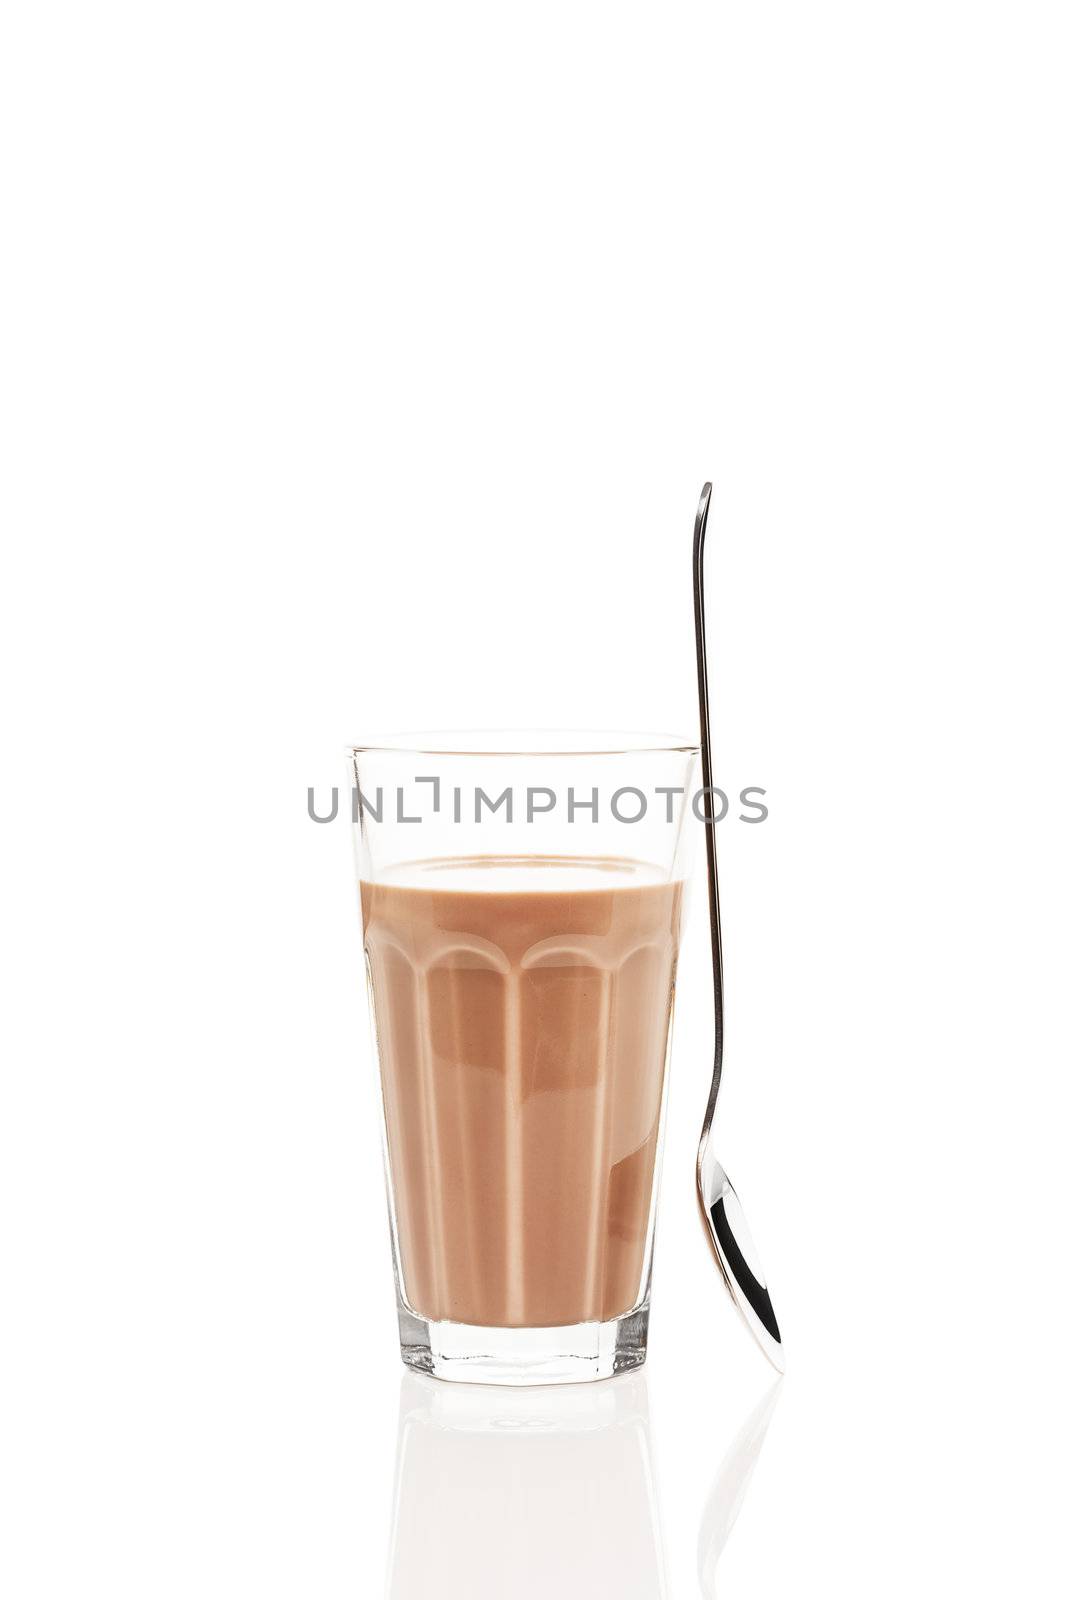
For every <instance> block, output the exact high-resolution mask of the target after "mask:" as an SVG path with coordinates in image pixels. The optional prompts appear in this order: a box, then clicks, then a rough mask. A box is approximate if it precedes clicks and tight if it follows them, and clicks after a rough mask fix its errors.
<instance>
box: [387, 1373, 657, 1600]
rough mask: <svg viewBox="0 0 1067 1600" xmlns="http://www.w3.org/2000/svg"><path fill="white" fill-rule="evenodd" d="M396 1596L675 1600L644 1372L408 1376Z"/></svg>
mask: <svg viewBox="0 0 1067 1600" xmlns="http://www.w3.org/2000/svg"><path fill="white" fill-rule="evenodd" d="M387 1595H388V1597H389V1600H426V1596H427V1595H433V1596H434V1597H435V1600H504V1597H505V1596H506V1600H545V1596H546V1595H547V1596H550V1597H551V1600H590V1597H591V1596H600V1595H605V1596H606V1595H610V1596H611V1600H667V1588H666V1582H665V1579H664V1568H663V1559H662V1552H661V1548H660V1534H659V1519H658V1513H657V1507H656V1494H655V1483H654V1478H653V1472H652V1461H651V1454H650V1451H649V1438H648V1392H647V1389H646V1387H645V1380H644V1377H643V1376H642V1375H641V1374H638V1373H635V1374H632V1375H628V1376H625V1377H619V1378H614V1379H612V1380H611V1381H610V1382H608V1383H603V1384H594V1385H589V1386H586V1385H575V1386H574V1387H573V1388H571V1387H569V1386H568V1387H566V1388H555V1387H553V1388H533V1389H491V1388H486V1387H483V1386H480V1385H478V1386H476V1385H472V1384H438V1383H434V1382H433V1381H432V1380H431V1379H429V1378H424V1377H421V1376H419V1375H417V1374H415V1373H411V1372H409V1373H406V1374H405V1376H404V1379H403V1383H402V1385H401V1389H400V1407H399V1414H398V1418H397V1440H396V1485H395V1490H394V1502H393V1533H392V1547H391V1551H390V1558H389V1582H388V1589H387Z"/></svg>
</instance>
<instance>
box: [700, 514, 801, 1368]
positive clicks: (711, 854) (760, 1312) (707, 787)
mask: <svg viewBox="0 0 1067 1600" xmlns="http://www.w3.org/2000/svg"><path fill="white" fill-rule="evenodd" d="M710 505H711V484H710V483H706V484H705V485H704V488H703V491H702V493H701V496H700V504H699V506H698V507H697V519H696V525H695V527H694V528H693V616H694V620H695V623H696V646H697V689H698V692H699V695H700V764H701V768H702V771H703V775H704V805H705V810H706V821H705V828H704V837H705V839H706V841H707V850H708V910H709V912H710V915H711V972H712V983H713V985H714V989H715V1050H714V1056H713V1064H712V1072H711V1092H710V1094H709V1095H708V1108H707V1110H706V1111H705V1113H704V1126H703V1128H702V1130H701V1134H700V1143H699V1145H698V1146H697V1199H698V1200H699V1202H700V1214H701V1216H702V1217H703V1219H704V1226H705V1227H706V1228H707V1230H708V1238H709V1240H710V1241H711V1248H712V1250H713V1252H714V1254H715V1259H716V1261H717V1262H718V1263H719V1270H720V1271H721V1272H722V1275H723V1277H724V1278H725V1280H726V1287H727V1288H728V1289H729V1291H730V1294H731V1296H732V1298H733V1301H734V1304H735V1305H736V1306H737V1309H738V1310H739V1311H740V1313H741V1315H742V1316H743V1317H744V1319H745V1321H746V1322H747V1323H748V1326H749V1328H750V1329H751V1331H752V1334H753V1336H754V1337H755V1340H756V1343H757V1344H758V1345H759V1347H760V1349H761V1350H762V1351H763V1353H764V1355H765V1356H766V1357H767V1359H768V1360H769V1361H770V1362H771V1364H772V1365H773V1366H775V1367H777V1369H778V1371H779V1372H784V1371H785V1354H784V1352H783V1350H782V1335H781V1334H780V1333H779V1331H778V1322H777V1319H776V1317H775V1315H774V1307H773V1306H772V1305H771V1297H770V1295H769V1294H768V1293H767V1284H766V1281H765V1279H764V1276H763V1269H762V1267H761V1266H760V1264H759V1257H758V1256H757V1255H756V1251H755V1247H754V1246H753V1243H752V1236H751V1234H750V1233H749V1231H748V1225H747V1224H746V1222H745V1218H744V1214H743V1212H742V1210H741V1202H740V1201H739V1200H738V1198H737V1195H736V1193H735V1192H734V1187H733V1185H732V1184H731V1182H730V1180H729V1178H728V1177H727V1176H726V1174H725V1172H724V1171H723V1169H722V1167H721V1166H720V1165H719V1163H718V1161H716V1159H715V1156H714V1154H713V1153H712V1149H711V1124H712V1120H713V1118H714V1116H715V1102H716V1101H717V1100H718V1098H719V1081H720V1079H721V1077H722V1037H723V1035H722V939H721V934H720V928H719V873H718V867H717V865H716V860H715V800H714V787H713V779H712V776H711V735H710V731H709V726H708V653H707V642H706V639H705V627H704V612H705V607H704V535H705V534H706V532H707V527H708V507H709V506H710Z"/></svg>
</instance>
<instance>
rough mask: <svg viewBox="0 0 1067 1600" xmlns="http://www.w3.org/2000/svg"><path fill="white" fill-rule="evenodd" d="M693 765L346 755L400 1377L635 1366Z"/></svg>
mask: <svg viewBox="0 0 1067 1600" xmlns="http://www.w3.org/2000/svg"><path fill="white" fill-rule="evenodd" d="M696 754H697V752H696V751H695V750H694V749H693V748H692V747H691V746H689V745H686V744H684V743H682V742H680V741H673V740H671V739H669V738H659V737H657V736H654V735H644V736H637V735H632V734H627V735H610V734H609V735H603V734H597V735H592V734H573V733H568V734H536V735H531V734H508V733H501V734H455V735H413V736H410V737H408V738H406V739H398V740H396V741H382V742H381V743H378V744H374V745H369V744H368V745H360V746H357V747H355V748H354V749H353V750H352V751H351V752H350V756H351V762H352V773H351V775H352V784H353V787H352V818H353V826H354V833H355V840H356V858H357V865H358V869H359V878H360V903H361V907H362V914H363V937H364V947H365V952H366V961H367V976H368V983H369V989H370V997H371V1010H372V1016H373V1023H374V1032H375V1039H376V1044H377V1050H378V1063H379V1067H380V1073H381V1088H382V1111H383V1126H384V1148H385V1165H386V1180H387V1185H388V1193H389V1212H390V1223H391V1229H392V1243H393V1263H394V1268H395V1278H396V1296H397V1311H398V1317H399V1323H400V1345H401V1354H402V1357H403V1360H404V1361H405V1363H406V1364H407V1365H408V1366H409V1367H412V1368H414V1369H415V1370H417V1371H421V1372H427V1373H431V1374H433V1375H434V1376H436V1377H439V1378H452V1379H458V1380H460V1381H462V1382H475V1383H510V1384H543V1383H567V1382H576V1381H580V1380H582V1379H590V1378H603V1377H610V1376H611V1375H612V1374H613V1373H616V1372H622V1371H626V1370H629V1369H631V1368H634V1367H639V1366H641V1365H642V1364H643V1362H644V1359H645V1353H646V1339H647V1330H648V1311H649V1288H650V1279H651V1267H652V1240H653V1230H654V1219H655V1203H656V1188H657V1179H658V1173H659V1159H660V1149H661V1144H662V1131H663V1117H662V1111H663V1103H664V1090H665V1083H666V1068H667V1055H668V1047H669V1041H670V1025H671V1013H672V1008H673V1001H674V978H675V969H676V965H677V957H678V942H679V936H680V929H681V913H682V891H683V883H684V877H685V862H684V861H683V859H682V850H683V845H684V842H685V840H686V839H687V836H688V831H689V830H688V829H687V828H686V827H685V822H686V819H687V816H688V812H689V809H690V803H691V799H692V795H691V787H692V783H693V774H694V769H695V767H694V764H695V757H696Z"/></svg>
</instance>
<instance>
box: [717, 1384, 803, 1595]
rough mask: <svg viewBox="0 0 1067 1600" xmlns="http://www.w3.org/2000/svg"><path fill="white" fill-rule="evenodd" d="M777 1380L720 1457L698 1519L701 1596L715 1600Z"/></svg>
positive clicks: (774, 1401)
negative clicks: (722, 1561)
mask: <svg viewBox="0 0 1067 1600" xmlns="http://www.w3.org/2000/svg"><path fill="white" fill-rule="evenodd" d="M781 1386H782V1385H781V1380H780V1379H778V1378H776V1379H775V1380H774V1382H773V1383H772V1384H771V1386H770V1388H769V1389H768V1390H767V1393H766V1394H765V1395H764V1396H763V1399H762V1400H761V1401H760V1402H759V1404H758V1405H757V1406H756V1408H755V1410H754V1411H752V1412H751V1414H750V1415H749V1416H748V1417H746V1419H745V1421H744V1423H743V1424H742V1426H741V1428H740V1430H739V1432H738V1434H737V1437H736V1438H735V1439H734V1442H733V1444H732V1445H731V1446H730V1448H729V1450H728V1451H727V1452H726V1455H725V1456H724V1457H723V1459H722V1464H721V1466H720V1467H719V1471H718V1474H717V1476H716V1479H715V1483H714V1486H713V1487H712V1491H711V1493H710V1495H709V1496H708V1503H707V1505H706V1506H705V1507H704V1515H703V1517H702V1518H701V1519H700V1537H699V1539H698V1540H697V1571H698V1572H699V1574H700V1592H701V1594H702V1595H703V1596H704V1600H715V1569H716V1567H717V1566H718V1564H719V1557H720V1556H721V1555H722V1551H723V1546H724V1545H725V1543H726V1541H727V1539H728V1538H729V1537H730V1529H731V1528H732V1527H733V1525H734V1523H735V1522H736V1521H737V1513H738V1512H739V1511H740V1509H741V1502H742V1501H743V1500H744V1498H745V1490H746V1489H747V1488H748V1484H749V1479H750V1478H751V1477H752V1474H753V1472H754V1471H755V1468H756V1462H757V1460H758V1459H759V1453H760V1450H761V1449H762V1448H763V1440H764V1438H765V1436H766V1433H767V1429H768V1428H769V1427H770V1422H771V1415H772V1413H773V1411H774V1408H775V1406H776V1405H777V1404H778V1392H779V1390H780V1389H781Z"/></svg>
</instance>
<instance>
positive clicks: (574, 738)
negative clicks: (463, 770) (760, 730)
mask: <svg viewBox="0 0 1067 1600" xmlns="http://www.w3.org/2000/svg"><path fill="white" fill-rule="evenodd" d="M699 750H700V746H699V744H694V742H693V740H692V739H686V738H683V737H682V736H680V735H676V734H669V733H630V732H619V731H614V730H613V731H603V732H599V731H592V730H590V729H588V728H569V729H568V728H547V729H545V728H532V729H531V728H473V729H472V728H467V729H445V730H439V731H436V732H426V731H425V730H423V731H420V732H417V733H397V734H386V735H382V736H381V737H377V738H366V739H361V740H359V741H357V742H356V743H355V744H350V745H348V746H347V747H346V754H347V755H349V756H353V757H355V756H361V755H411V756H415V755H424V756H628V755H696V754H697V753H698V752H699Z"/></svg>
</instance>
